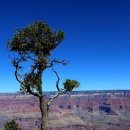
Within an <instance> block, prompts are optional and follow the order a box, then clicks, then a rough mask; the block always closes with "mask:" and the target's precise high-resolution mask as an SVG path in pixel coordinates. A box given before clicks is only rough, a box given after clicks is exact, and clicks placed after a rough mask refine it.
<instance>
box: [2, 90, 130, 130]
mask: <svg viewBox="0 0 130 130" xmlns="http://www.w3.org/2000/svg"><path fill="white" fill-rule="evenodd" d="M44 94H45V96H46V98H47V99H48V98H49V97H52V96H53V95H54V94H56V92H46V93H44ZM40 117H41V116H40V109H39V101H38V99H37V97H34V96H32V95H28V94H26V95H20V94H17V93H0V130H4V124H5V122H6V121H9V120H11V119H15V120H16V121H17V123H18V124H19V126H20V127H21V128H22V130H40ZM48 130H130V90H102V91H100V90H98V91H75V92H71V93H67V94H64V95H61V96H59V97H58V98H56V99H55V100H54V101H53V102H52V104H51V106H50V112H49V127H48Z"/></svg>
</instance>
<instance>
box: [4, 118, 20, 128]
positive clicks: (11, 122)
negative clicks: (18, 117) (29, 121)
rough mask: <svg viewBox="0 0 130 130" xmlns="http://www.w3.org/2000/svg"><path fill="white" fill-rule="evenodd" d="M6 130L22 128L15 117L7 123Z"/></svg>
mask: <svg viewBox="0 0 130 130" xmlns="http://www.w3.org/2000/svg"><path fill="white" fill-rule="evenodd" d="M5 130H21V128H19V125H18V124H17V123H16V121H15V120H14V119H13V120H11V121H7V122H6V123H5Z"/></svg>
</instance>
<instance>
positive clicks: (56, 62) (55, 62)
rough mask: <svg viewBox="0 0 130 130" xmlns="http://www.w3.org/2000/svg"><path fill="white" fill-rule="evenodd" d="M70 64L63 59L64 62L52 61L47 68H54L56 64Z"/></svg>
mask: <svg viewBox="0 0 130 130" xmlns="http://www.w3.org/2000/svg"><path fill="white" fill-rule="evenodd" d="M68 63H69V61H67V60H66V59H63V60H62V61H59V60H57V59H54V60H52V61H51V62H50V63H49V65H48V66H47V68H50V67H53V66H54V65H55V64H62V65H67V64H68Z"/></svg>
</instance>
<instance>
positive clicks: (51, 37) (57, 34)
mask: <svg viewBox="0 0 130 130" xmlns="http://www.w3.org/2000/svg"><path fill="white" fill-rule="evenodd" d="M63 39H64V32H63V31H61V30H58V31H53V30H52V28H51V27H50V26H49V25H48V24H47V23H46V22H44V21H35V22H34V23H31V24H29V25H28V26H26V27H25V28H22V29H20V30H19V29H17V30H16V32H15V34H14V37H13V38H12V40H9V41H8V47H9V48H10V50H11V51H15V52H18V54H19V55H23V54H25V55H28V54H29V53H33V54H35V56H44V57H47V56H49V55H50V52H51V51H52V50H53V49H55V48H56V47H57V45H59V44H60V43H61V41H62V40H63Z"/></svg>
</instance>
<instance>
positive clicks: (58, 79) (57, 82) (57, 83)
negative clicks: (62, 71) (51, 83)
mask: <svg viewBox="0 0 130 130" xmlns="http://www.w3.org/2000/svg"><path fill="white" fill-rule="evenodd" d="M52 70H53V72H54V73H55V74H56V76H57V81H56V88H57V90H58V91H60V88H59V82H60V77H59V75H58V73H57V72H56V71H55V70H54V68H52Z"/></svg>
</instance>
